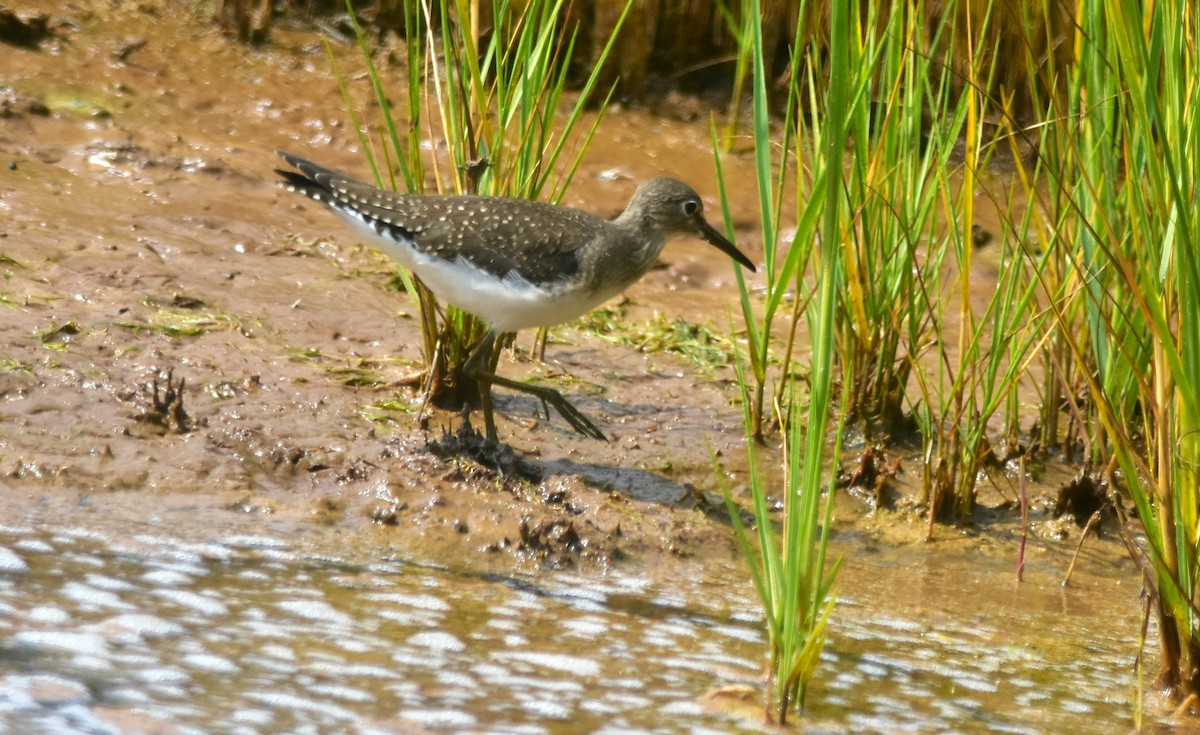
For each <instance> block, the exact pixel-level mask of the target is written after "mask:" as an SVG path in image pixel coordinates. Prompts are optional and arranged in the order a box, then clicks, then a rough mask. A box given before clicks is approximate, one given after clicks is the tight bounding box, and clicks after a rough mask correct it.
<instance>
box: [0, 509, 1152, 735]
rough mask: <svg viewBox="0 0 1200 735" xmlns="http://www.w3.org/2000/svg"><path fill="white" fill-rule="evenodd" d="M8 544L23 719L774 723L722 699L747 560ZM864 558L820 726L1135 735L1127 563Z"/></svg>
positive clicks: (749, 669) (34, 727)
mask: <svg viewBox="0 0 1200 735" xmlns="http://www.w3.org/2000/svg"><path fill="white" fill-rule="evenodd" d="M235 530H236V529H235ZM0 548H3V549H5V550H6V551H5V553H3V554H2V555H0V570H2V576H0V630H2V633H3V639H4V641H5V643H4V645H3V647H2V648H0V672H2V673H0V725H3V726H4V727H3V728H2V729H3V730H4V731H5V732H17V733H110V732H179V733H211V732H229V733H269V732H313V733H326V732H330V733H331V732H355V733H372V732H387V733H392V732H455V733H461V732H480V733H485V732H486V733H576V732H610V733H617V732H644V733H703V732H713V733H715V732H757V731H761V730H762V728H763V725H762V724H761V720H759V719H758V716H759V709H758V695H757V694H749V695H747V696H748V697H749V701H747V702H739V701H738V700H737V698H736V697H730V698H722V697H708V696H706V693H710V692H712V691H713V690H716V689H718V688H720V687H727V688H729V687H736V686H743V687H746V686H749V687H752V688H753V689H754V691H757V690H758V687H759V686H760V685H761V681H760V675H761V666H762V655H763V651H764V645H765V642H764V639H763V635H762V632H761V625H760V620H759V614H758V612H757V609H756V606H755V602H754V600H753V599H751V598H750V597H749V596H748V590H746V589H744V588H742V587H737V586H735V585H732V584H730V583H729V580H732V581H734V582H736V581H737V579H738V576H737V574H736V572H738V571H740V570H736V569H732V568H730V567H729V566H728V565H726V564H716V563H710V564H705V565H698V566H696V567H695V572H696V573H695V575H694V576H692V577H691V578H673V579H653V580H651V579H646V578H640V577H637V576H633V575H628V574H625V573H622V572H620V571H615V572H610V573H608V574H604V575H594V574H567V573H555V572H545V573H539V574H537V575H535V576H510V575H501V574H487V573H465V572H456V571H455V570H453V569H449V568H446V567H433V566H427V565H417V564H412V563H408V562H406V561H404V560H403V559H395V558H393V559H379V560H375V561H369V562H365V563H364V562H363V561H362V560H360V559H353V558H339V557H338V556H336V555H329V554H327V553H323V552H314V551H313V550H312V549H311V548H307V547H305V546H303V545H300V544H295V543H293V542H291V541H289V540H287V539H286V538H285V537H283V536H276V535H262V534H253V535H251V534H246V535H239V534H231V535H227V536H223V537H217V538H214V539H213V540H211V541H204V542H190V541H185V540H183V539H181V538H176V537H172V536H170V535H159V534H154V535H151V534H131V535H129V536H128V537H126V538H123V539H121V540H117V539H116V538H113V537H111V536H109V535H108V534H107V533H105V532H101V531H97V530H94V529H91V528H87V527H83V526H78V527H70V526H67V527H63V528H44V527H42V528H34V527H24V528H16V527H6V528H3V529H0ZM859 551H860V554H859V556H858V559H856V561H855V563H854V564H852V565H850V566H848V567H847V568H846V570H845V572H844V574H843V578H842V582H841V587H842V588H843V589H846V590H848V591H847V592H846V593H845V594H844V595H843V596H842V599H841V600H840V602H839V607H838V610H837V613H836V615H835V616H834V619H833V622H832V632H831V637H830V641H829V644H828V646H827V649H826V652H825V654H824V656H823V661H822V664H821V669H820V674H819V678H818V680H817V682H816V683H814V685H813V686H812V688H811V690H810V696H809V701H808V709H807V712H806V716H805V718H804V719H805V730H806V731H809V732H845V731H854V732H880V733H888V732H898V731H913V732H1027V733H1037V732H1063V731H1065V730H1066V729H1068V728H1069V729H1071V730H1072V731H1075V732H1088V731H1094V732H1111V731H1113V730H1115V729H1127V728H1128V726H1129V724H1130V722H1131V719H1130V718H1131V713H1132V704H1131V698H1130V695H1131V685H1132V682H1133V677H1132V673H1131V665H1132V661H1133V655H1134V648H1133V643H1132V641H1133V640H1134V638H1133V636H1134V635H1135V634H1136V627H1137V622H1138V621H1137V619H1136V615H1131V614H1130V612H1131V611H1132V610H1135V608H1136V605H1134V604H1132V603H1131V600H1129V599H1120V598H1125V597H1133V596H1135V595H1136V590H1133V589H1126V587H1125V586H1123V585H1122V584H1121V577H1124V576H1126V574H1125V573H1124V572H1120V571H1118V569H1116V568H1114V570H1113V572H1114V574H1113V577H1114V578H1112V579H1106V578H1104V577H1094V578H1085V579H1082V580H1081V579H1077V580H1076V581H1075V583H1074V585H1073V586H1072V587H1071V588H1068V589H1063V588H1061V587H1059V586H1058V585H1057V582H1056V580H1054V579H1052V578H1051V577H1050V575H1049V573H1047V574H1045V575H1039V574H1038V573H1037V572H1036V571H1035V572H1033V573H1032V574H1031V575H1030V577H1031V581H1027V582H1026V583H1024V584H1023V585H1021V586H1019V587H1017V586H1015V585H1014V583H1013V582H1012V581H1011V579H1012V578H1011V571H1010V570H1008V569H1002V568H1001V567H1002V566H1004V565H1003V564H1002V563H1001V562H999V561H989V560H988V559H982V560H980V559H976V560H972V561H970V564H969V565H968V564H967V563H966V560H963V559H961V558H958V557H957V555H955V554H954V553H950V554H946V553H931V552H929V551H927V550H925V549H916V550H913V549H910V550H908V551H907V552H904V555H905V557H906V558H904V559H903V560H901V559H900V558H898V557H899V555H890V556H891V558H890V559H886V558H884V557H876V558H874V559H872V557H871V555H869V554H865V555H864V554H862V553H861V551H862V550H859ZM860 560H861V561H860ZM990 567H994V568H990ZM1041 576H1045V579H1040V580H1039V577H1041ZM954 588H957V590H958V594H953V593H950V594H948V590H950V589H954ZM889 597H890V599H889ZM884 600H886V601H887V603H888V604H887V606H886V607H883V606H882V605H881V601H884ZM730 704H732V705H733V706H732V707H731V706H728V705H730Z"/></svg>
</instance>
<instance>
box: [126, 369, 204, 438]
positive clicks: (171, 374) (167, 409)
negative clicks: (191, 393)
mask: <svg viewBox="0 0 1200 735" xmlns="http://www.w3.org/2000/svg"><path fill="white" fill-rule="evenodd" d="M160 379H161V382H160ZM186 388H187V382H186V380H185V379H184V378H182V377H181V378H180V379H179V382H178V383H176V382H175V371H174V369H169V370H167V371H166V372H165V373H164V372H162V371H159V372H158V373H156V374H155V376H154V379H153V380H151V381H150V382H149V383H147V384H146V385H145V386H144V392H143V396H144V399H145V402H146V406H145V408H144V410H142V411H141V412H140V413H138V414H137V415H136V416H134V420H136V421H138V422H139V423H143V424H148V425H149V426H152V427H154V428H156V429H158V430H159V433H162V434H168V433H169V434H186V433H188V432H190V431H191V430H192V429H193V428H194V426H193V421H192V417H191V416H189V415H188V412H187V410H186V409H184V407H183V396H184V393H185V392H186Z"/></svg>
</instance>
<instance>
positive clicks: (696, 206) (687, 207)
mask: <svg viewBox="0 0 1200 735" xmlns="http://www.w3.org/2000/svg"><path fill="white" fill-rule="evenodd" d="M699 211H700V202H698V201H696V200H695V199H688V200H687V201H685V202H684V203H683V213H684V214H686V215H687V216H689V217H694V216H695V215H696V213H697V212H699Z"/></svg>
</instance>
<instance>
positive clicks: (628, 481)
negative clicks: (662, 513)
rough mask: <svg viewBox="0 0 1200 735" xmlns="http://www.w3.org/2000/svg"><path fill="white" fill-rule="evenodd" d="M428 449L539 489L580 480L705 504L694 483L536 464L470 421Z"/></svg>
mask: <svg viewBox="0 0 1200 735" xmlns="http://www.w3.org/2000/svg"><path fill="white" fill-rule="evenodd" d="M426 448H427V450H428V451H430V452H431V453H433V454H434V455H435V456H437V457H439V458H441V459H443V460H451V459H455V460H460V459H468V460H470V461H472V462H474V463H475V464H477V465H479V466H480V467H481V468H483V469H484V470H486V471H489V472H494V473H496V474H497V475H498V476H499V477H501V478H505V479H514V480H518V481H524V482H529V483H533V484H538V483H541V482H542V481H543V480H544V479H545V478H546V477H547V476H551V477H553V476H561V475H574V476H577V477H580V478H581V479H582V480H583V481H584V482H585V483H587V484H588V485H590V486H592V487H593V488H597V489H599V490H602V491H604V492H616V493H620V494H621V495H622V496H623V497H625V498H628V499H630V500H636V501H640V502H647V503H659V504H662V505H680V504H687V503H691V504H696V503H703V502H704V495H703V493H701V492H699V491H698V490H697V489H696V488H695V487H694V486H692V485H691V483H686V482H684V483H680V482H676V481H673V480H669V479H667V478H665V477H662V476H660V475H657V474H655V473H653V472H649V471H647V470H640V469H636V468H630V467H619V466H611V465H601V464H590V463H584V462H576V461H574V460H571V459H566V458H561V459H553V460H547V461H537V460H531V459H529V458H527V457H525V456H523V455H522V454H521V452H519V451H517V450H514V449H513V448H512V447H511V446H509V445H508V444H504V443H502V442H501V443H493V442H489V441H487V439H486V438H484V436H483V435H482V434H480V433H479V432H478V431H476V430H475V428H474V427H472V426H471V424H470V422H469V421H464V422H461V423H460V424H459V426H458V428H457V429H456V430H454V431H443V432H442V435H441V437H439V438H426Z"/></svg>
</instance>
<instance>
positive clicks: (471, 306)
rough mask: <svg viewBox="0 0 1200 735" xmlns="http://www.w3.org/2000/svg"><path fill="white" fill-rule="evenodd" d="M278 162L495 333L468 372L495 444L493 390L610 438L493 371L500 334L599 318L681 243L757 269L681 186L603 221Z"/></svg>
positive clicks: (663, 184)
mask: <svg viewBox="0 0 1200 735" xmlns="http://www.w3.org/2000/svg"><path fill="white" fill-rule="evenodd" d="M279 155H280V156H281V157H282V158H283V160H285V161H287V162H288V163H289V164H291V165H292V166H293V167H294V168H295V169H296V171H285V170H282V169H276V173H278V174H279V175H280V176H281V177H282V181H281V182H280V185H281V186H283V187H284V188H286V189H287V190H289V191H294V192H297V193H299V194H303V195H304V196H307V197H310V198H312V199H315V200H316V201H318V202H321V203H322V204H324V205H325V206H327V207H329V208H330V209H331V210H333V212H334V213H335V214H337V215H338V216H339V217H341V218H342V219H343V220H344V221H345V222H346V223H347V224H349V225H350V227H351V228H352V229H354V231H356V232H358V233H359V234H360V235H361V236H362V237H364V238H365V239H366V240H367V241H368V242H369V243H371V244H372V245H374V246H376V247H378V248H379V249H381V250H383V251H384V252H385V253H387V254H388V255H389V256H391V257H392V258H394V259H395V260H397V261H399V262H400V264H401V265H403V266H404V267H405V268H408V269H409V270H410V271H412V272H413V273H414V274H416V276H417V277H418V278H420V279H421V281H423V282H424V283H425V285H427V286H428V287H429V289H430V290H431V291H433V293H434V294H435V295H436V296H437V297H438V298H440V299H442V300H443V301H445V302H447V303H450V304H453V305H454V306H456V307H458V308H459V309H462V310H463V311H465V312H467V313H469V314H473V315H475V316H477V317H479V318H480V319H483V320H484V321H485V322H487V323H488V325H489V327H490V329H489V331H488V333H487V334H486V336H485V337H484V338H483V340H481V341H480V343H479V345H478V346H477V347H476V348H475V349H474V351H472V353H471V354H470V356H469V357H468V358H467V361H466V363H465V364H464V365H463V372H464V373H466V374H467V375H468V376H470V377H471V378H473V379H475V380H476V381H477V382H478V383H479V392H480V407H481V409H482V411H483V417H484V423H485V425H486V427H487V439H488V441H489V442H496V440H497V437H496V423H495V419H494V417H493V416H492V401H491V386H492V385H501V386H504V387H506V388H510V389H512V390H515V391H519V392H522V393H528V394H530V395H533V396H536V397H538V398H540V399H541V400H543V401H544V402H545V403H546V404H547V405H550V406H553V407H554V408H555V409H556V410H557V411H558V412H559V414H561V415H562V417H563V418H564V419H566V421H567V423H569V424H570V425H571V426H572V428H574V429H575V430H576V431H578V432H579V433H581V434H584V435H585V436H589V437H593V438H595V439H606V437H605V436H604V434H603V432H601V431H600V429H598V428H596V425H595V424H593V423H592V422H591V421H590V420H588V418H587V417H586V416H584V415H583V414H582V413H580V412H579V411H578V410H576V409H575V407H574V406H572V405H571V404H570V403H568V402H567V400H566V399H565V398H563V396H562V394H561V393H559V392H558V391H556V390H553V389H552V388H546V387H543V386H535V385H529V384H526V383H521V382H519V381H515V380H511V379H509V378H503V377H500V376H499V375H496V374H495V373H494V372H492V370H491V365H492V364H493V362H492V359H491V358H492V357H493V351H494V350H495V348H496V344H497V343H496V338H497V336H498V335H501V334H504V333H506V332H515V331H517V330H519V329H527V328H529V327H549V326H553V325H555V324H562V323H563V322H567V321H570V320H572V319H574V318H576V317H578V316H580V315H582V314H584V313H586V312H588V311H590V310H591V309H594V308H595V307H597V306H599V305H600V304H602V303H604V302H605V301H607V300H608V299H610V298H612V297H613V296H616V295H617V294H619V293H621V292H622V291H623V290H625V289H626V288H627V287H628V286H629V285H630V284H632V283H633V282H635V281H637V280H638V279H639V278H641V277H642V276H643V275H645V273H646V272H647V271H648V270H650V268H651V267H652V266H653V265H654V263H655V261H656V260H657V258H658V255H659V253H661V252H662V249H663V246H665V245H666V244H667V241H669V240H671V239H672V238H674V237H677V236H681V235H693V236H696V237H699V238H700V239H702V240H704V241H705V242H708V243H710V244H712V245H715V246H716V247H717V248H719V249H720V250H721V251H722V252H724V253H726V254H727V255H729V257H731V258H733V259H734V260H735V261H737V262H738V263H740V264H741V265H743V266H745V267H746V268H748V269H749V270H751V271H753V270H754V264H753V263H752V262H751V261H750V259H749V258H747V257H746V256H745V255H744V254H743V253H742V252H741V251H740V250H738V249H737V248H736V247H735V246H734V245H733V243H731V242H729V240H727V239H725V237H723V236H722V235H721V233H719V232H717V231H716V230H715V229H714V228H713V227H712V226H711V225H709V224H708V222H707V221H706V220H705V219H704V205H703V203H702V202H701V201H700V197H699V195H697V194H696V192H695V191H693V190H692V188H691V187H689V186H688V185H687V184H684V183H683V182H680V181H676V180H675V179H667V178H657V179H651V180H650V181H647V182H646V183H644V184H642V185H641V186H639V187H638V189H637V191H636V192H634V195H633V198H632V199H631V200H630V201H629V206H627V207H626V208H625V211H624V212H622V213H621V214H620V215H619V216H618V217H617V218H616V219H613V220H605V219H601V218H600V217H596V216H594V215H591V214H588V213H587V212H583V211H580V210H577V209H569V208H567V207H557V206H553V205H550V204H546V203H543V202H535V201H531V200H528V199H513V198H503V197H480V196H439V195H415V194H398V193H394V192H390V191H385V190H383V189H378V188H376V187H374V186H371V185H369V184H365V183H363V182H361V181H356V180H354V179H351V178H348V177H346V176H343V175H341V174H339V173H336V172H334V171H330V170H329V169H326V168H323V167H321V166H318V165H317V164H315V163H312V162H310V161H306V160H304V159H303V158H299V157H297V156H293V155H290V154H287V153H284V152H282V151H280V153H279Z"/></svg>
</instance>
